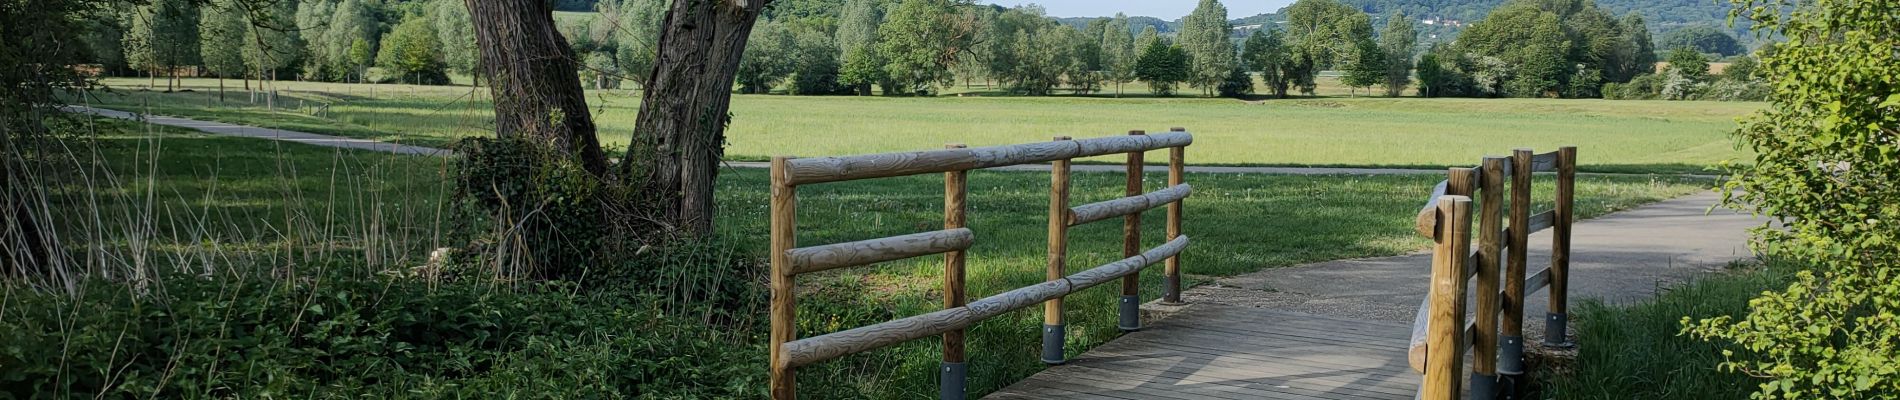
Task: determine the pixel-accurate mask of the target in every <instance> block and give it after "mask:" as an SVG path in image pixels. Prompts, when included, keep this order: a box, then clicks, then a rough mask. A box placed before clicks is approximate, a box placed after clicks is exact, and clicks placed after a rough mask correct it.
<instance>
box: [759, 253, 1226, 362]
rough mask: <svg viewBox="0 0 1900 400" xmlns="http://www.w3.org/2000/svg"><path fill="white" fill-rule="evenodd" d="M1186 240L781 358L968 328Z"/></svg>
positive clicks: (799, 345) (821, 341) (861, 330)
mask: <svg viewBox="0 0 1900 400" xmlns="http://www.w3.org/2000/svg"><path fill="white" fill-rule="evenodd" d="M1187 243H1188V238H1187V236H1182V237H1180V238H1176V239H1175V240H1174V241H1170V242H1168V243H1166V244H1163V245H1161V246H1157V247H1155V248H1153V249H1149V250H1148V251H1147V252H1144V253H1142V254H1140V255H1137V256H1134V257H1129V258H1125V259H1121V260H1118V261H1115V262H1111V263H1108V264H1103V265H1102V266H1099V267H1095V268H1091V269H1089V270H1088V271H1083V272H1080V273H1076V274H1075V275H1070V276H1067V277H1064V278H1062V279H1057V280H1054V281H1049V282H1043V283H1041V284H1037V285H1034V286H1028V287H1023V288H1019V289H1016V290H1011V291H1008V292H1003V293H1000V294H997V295H995V296H990V297H985V298H983V299H982V300H977V301H973V302H970V304H969V305H967V306H964V307H961V308H952V309H947V310H941V311H935V312H931V313H927V314H923V315H918V316H913V317H908V318H902V319H897V320H892V321H887V322H883V323H878V324H875V325H867V326H862V327H858V328H853V329H848V330H844V331H839V332H833V333H829V334H825V335H820V336H814V337H809V338H804V339H799V340H797V341H793V342H791V343H786V344H785V352H786V353H787V355H788V357H787V358H784V360H785V362H787V363H789V364H788V365H787V366H789V367H798V366H803V365H808V364H811V363H815V362H819V361H824V360H830V359H833V358H838V357H840V356H844V355H846V354H852V353H860V352H865V351H870V350H875V349H878V348H881V347H885V346H890V345H893V344H897V343H900V342H904V341H908V340H911V339H917V338H921V337H925V336H930V335H936V334H940V333H944V332H947V331H950V330H953V329H962V328H965V327H969V326H970V325H972V324H975V323H977V322H980V321H982V320H984V319H988V318H990V317H994V316H997V315H1001V314H1003V313H1006V312H1010V311H1015V310H1020V309H1023V308H1028V307H1029V306H1033V305H1036V303H1040V302H1043V301H1048V300H1050V299H1055V298H1059V297H1062V296H1066V295H1068V294H1069V293H1074V292H1075V291H1078V290H1082V289H1087V288H1089V287H1093V286H1096V285H1100V284H1103V283H1106V282H1108V281H1110V280H1114V279H1116V278H1120V277H1122V276H1123V275H1128V274H1134V273H1139V272H1141V270H1142V269H1143V268H1144V267H1147V266H1149V265H1153V264H1154V263H1157V262H1160V261H1161V260H1163V259H1166V258H1168V257H1173V256H1174V255H1176V254H1180V253H1181V251H1182V250H1185V249H1186V248H1187Z"/></svg>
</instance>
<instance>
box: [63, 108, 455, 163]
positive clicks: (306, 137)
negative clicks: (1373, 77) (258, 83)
mask: <svg viewBox="0 0 1900 400" xmlns="http://www.w3.org/2000/svg"><path fill="white" fill-rule="evenodd" d="M65 109H66V110H67V111H71V112H77V113H84V114H92V115H97V116H102V117H111V118H119V119H130V120H141V119H142V120H144V121H145V122H150V123H153V124H158V125H165V126H175V127H179V128H187V129H197V130H200V131H204V132H205V133H210V134H214V135H225V136H238V137H248V138H258V139H270V140H282V141H286V142H297V143H303V144H309V145H317V146H325V147H339V148H346V149H361V150H370V151H380V152H386V153H396V154H410V155H425V156H446V155H452V154H455V153H454V152H452V151H448V150H444V149H438V148H433V147H422V146H410V145H404V144H395V143H388V142H380V141H375V140H369V139H352V138H346V137H341V136H331V135H323V134H316V133H309V132H298V131H290V130H283V129H271V128H259V127H255V126H244V125H233V124H227V123H223V122H210V121H199V120H195V119H186V118H178V117H166V116H158V115H143V116H141V115H139V114H135V113H130V112H125V111H119V110H108V109H103V108H93V107H86V106H66V107H65Z"/></svg>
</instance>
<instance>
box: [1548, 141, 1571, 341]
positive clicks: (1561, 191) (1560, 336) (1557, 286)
mask: <svg viewBox="0 0 1900 400" xmlns="http://www.w3.org/2000/svg"><path fill="white" fill-rule="evenodd" d="M1576 186H1577V148H1576V147H1569V146H1565V147H1562V148H1558V149H1557V213H1556V221H1554V224H1553V225H1552V226H1551V227H1552V228H1554V230H1553V232H1552V234H1551V235H1550V236H1551V244H1550V313H1549V314H1548V315H1547V316H1546V319H1545V320H1544V345H1546V346H1551V347H1570V346H1573V345H1575V344H1574V343H1570V340H1569V339H1568V335H1569V333H1568V330H1569V306H1570V224H1571V222H1572V221H1573V220H1574V218H1575V216H1576V214H1574V211H1575V205H1576V193H1577V190H1576V189H1577V187H1576Z"/></svg>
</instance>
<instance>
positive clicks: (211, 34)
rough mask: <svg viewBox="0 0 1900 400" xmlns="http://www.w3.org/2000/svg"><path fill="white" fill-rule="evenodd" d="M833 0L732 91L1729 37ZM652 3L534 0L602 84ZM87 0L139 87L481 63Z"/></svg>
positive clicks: (374, 23) (762, 37)
mask: <svg viewBox="0 0 1900 400" xmlns="http://www.w3.org/2000/svg"><path fill="white" fill-rule="evenodd" d="M842 1H843V3H842V5H841V6H840V7H831V6H830V5H831V3H836V2H837V1H836V0H802V1H801V0H783V1H780V2H775V3H773V5H772V8H771V9H770V10H769V12H768V13H767V14H766V16H765V18H762V19H761V20H760V21H759V22H758V26H757V27H756V28H755V29H753V31H752V35H751V38H750V39H749V42H750V44H749V46H748V49H747V51H746V54H745V56H744V59H743V61H742V64H741V66H740V68H739V71H738V74H737V78H736V79H735V82H734V86H735V90H737V91H738V92H739V93H749V94H758V93H785V94H792V95H854V94H855V95H872V94H875V93H882V94H884V95H934V94H938V93H941V92H942V91H943V90H944V89H946V88H949V87H951V86H954V85H957V84H958V83H959V82H961V83H962V84H963V85H966V86H967V85H972V84H973V83H974V82H982V83H983V84H984V85H985V87H991V88H999V90H1001V91H1004V92H1007V93H1010V94H1016V95H1030V96H1046V95H1054V94H1057V92H1058V91H1068V92H1069V93H1073V94H1081V95H1087V94H1098V93H1109V92H1110V91H1112V93H1114V94H1115V95H1117V96H1119V95H1121V94H1123V93H1125V92H1127V91H1128V88H1127V86H1128V84H1130V83H1143V84H1144V86H1145V89H1146V91H1147V92H1149V93H1152V94H1155V95H1163V96H1167V95H1175V94H1177V93H1179V92H1183V91H1198V92H1199V94H1200V95H1202V96H1227V97H1243V96H1249V95H1253V94H1254V93H1253V91H1254V90H1255V87H1256V85H1255V84H1254V82H1255V79H1256V78H1257V79H1258V82H1259V83H1260V86H1262V87H1264V88H1265V91H1266V92H1267V93H1264V94H1266V95H1271V96H1273V97H1286V96H1288V95H1291V94H1296V93H1297V94H1306V95H1313V94H1315V87H1316V84H1315V82H1314V81H1315V80H1316V77H1317V76H1318V74H1319V72H1320V71H1329V70H1330V71H1338V72H1340V73H1341V75H1342V76H1341V79H1340V82H1341V83H1343V84H1344V85H1346V86H1348V87H1351V88H1353V91H1354V92H1355V93H1356V92H1358V90H1359V89H1366V92H1367V93H1368V94H1370V93H1372V88H1373V87H1382V88H1384V89H1385V90H1384V94H1385V95H1387V96H1400V95H1403V94H1404V92H1405V91H1406V89H1415V91H1416V94H1418V95H1420V96H1425V97H1446V96H1452V97H1567V98H1592V97H1601V96H1602V95H1603V87H1604V86H1605V85H1610V84H1622V83H1627V82H1631V81H1632V80H1635V79H1636V78H1638V77H1639V76H1643V75H1645V74H1651V73H1655V72H1657V71H1655V69H1654V68H1655V67H1654V66H1655V64H1656V61H1657V59H1658V58H1659V53H1663V52H1666V51H1669V50H1674V49H1676V48H1684V47H1687V48H1692V49H1694V50H1696V51H1698V52H1703V53H1711V54H1713V55H1715V56H1717V57H1721V56H1734V55H1738V54H1743V53H1745V52H1746V49H1745V48H1744V46H1742V45H1741V44H1740V43H1739V42H1737V41H1736V40H1735V39H1734V38H1733V37H1731V36H1728V35H1727V34H1725V33H1723V32H1721V31H1719V30H1715V29H1689V30H1683V31H1682V32H1684V33H1683V34H1681V35H1670V36H1667V37H1665V38H1664V40H1663V45H1664V46H1666V47H1659V46H1658V45H1657V43H1656V41H1655V40H1653V39H1652V38H1651V37H1650V35H1651V29H1649V27H1648V25H1647V23H1646V22H1645V21H1644V20H1643V19H1642V18H1641V17H1640V16H1637V15H1634V14H1631V15H1626V16H1623V17H1621V18H1618V17H1614V16H1613V15H1612V14H1610V13H1609V11H1608V10H1606V9H1604V8H1603V7H1601V6H1598V5H1596V3H1594V2H1593V1H1592V0H1564V1H1530V0H1513V1H1510V2H1506V3H1504V4H1503V5H1500V6H1499V7H1498V8H1497V9H1496V10H1494V11H1493V12H1491V13H1490V14H1489V16H1487V17H1486V18H1485V19H1484V20H1481V21H1477V22H1473V23H1471V24H1470V25H1469V26H1468V27H1467V28H1466V29H1464V32H1463V33H1462V34H1461V35H1460V38H1459V39H1458V40H1455V41H1451V42H1446V43H1430V44H1425V43H1422V40H1421V39H1422V38H1423V37H1424V36H1426V35H1427V34H1425V33H1422V32H1421V31H1426V30H1428V29H1429V28H1430V27H1427V26H1424V25H1421V24H1420V23H1419V20H1418V19H1416V18H1412V17H1408V16H1406V15H1405V14H1394V15H1389V16H1384V17H1379V18H1376V19H1383V20H1385V24H1384V25H1385V26H1384V27H1383V28H1381V29H1377V30H1375V29H1373V21H1374V20H1375V17H1374V16H1372V15H1369V14H1367V13H1365V12H1363V11H1362V10H1361V9H1360V8H1357V7H1353V6H1351V5H1349V3H1350V2H1344V1H1340V0H1301V1H1298V2H1296V3H1294V4H1292V5H1290V6H1288V7H1286V8H1284V9H1282V10H1280V12H1279V13H1278V14H1275V15H1276V16H1277V17H1279V20H1278V21H1275V22H1272V23H1265V24H1261V25H1260V26H1259V27H1257V28H1256V27H1254V26H1253V25H1247V26H1245V27H1242V28H1238V29H1237V27H1236V26H1235V25H1234V23H1233V21H1235V19H1232V18H1231V17H1230V16H1229V15H1227V11H1226V8H1225V7H1224V6H1223V5H1222V4H1221V2H1219V1H1216V0H1203V1H1201V2H1200V4H1198V6H1197V7H1196V8H1195V10H1194V11H1193V12H1192V13H1190V14H1189V15H1188V16H1186V17H1183V18H1182V19H1181V20H1180V28H1179V30H1178V31H1175V32H1163V31H1162V29H1158V28H1157V27H1156V24H1155V21H1149V20H1153V18H1148V19H1149V20H1143V19H1142V18H1144V17H1129V16H1126V15H1119V14H1118V15H1117V16H1115V17H1110V18H1094V19H1088V20H1086V21H1085V22H1082V23H1081V24H1080V25H1078V24H1076V22H1077V21H1075V20H1073V19H1062V18H1055V17H1050V16H1048V15H1046V13H1045V12H1044V11H1043V9H1042V8H1040V7H1037V6H1034V5H1028V6H1019V7H1013V8H1004V7H1000V6H994V5H980V4H975V3H973V2H970V1H967V0H966V1H959V0H842ZM667 3H668V0H604V1H599V2H596V3H595V10H594V13H593V14H592V15H589V16H587V18H571V17H570V18H555V16H551V17H550V18H555V19H556V23H557V26H558V27H559V31H560V32H561V33H562V35H563V36H564V37H565V38H566V39H567V41H568V44H569V45H570V47H571V48H572V49H573V50H574V54H575V57H576V58H577V60H576V61H577V62H578V63H579V64H580V65H581V67H582V68H581V73H580V75H581V76H579V77H577V79H581V80H582V81H583V82H585V83H586V85H587V86H589V87H592V88H596V89H609V88H619V87H622V86H623V85H624V84H625V82H627V81H632V82H634V83H635V84H639V83H641V81H643V80H644V79H645V78H646V75H647V73H648V72H649V71H651V69H652V65H653V57H654V54H655V53H656V52H657V49H656V48H655V44H656V43H657V42H658V41H659V38H658V35H659V30H658V28H657V27H658V24H660V23H661V21H660V20H661V18H663V17H664V15H663V14H664V12H665V9H666V7H667ZM101 14H102V15H101V17H100V18H97V20H96V21H95V22H94V23H93V24H92V26H90V28H92V29H88V31H87V32H84V33H82V34H83V35H85V36H84V38H85V39H86V40H85V43H87V45H88V46H89V47H91V48H90V49H88V50H89V54H91V55H92V56H93V57H92V59H93V61H94V62H96V63H97V64H98V65H99V66H100V68H99V70H100V71H101V72H104V73H105V74H107V75H116V76H137V75H144V76H149V77H152V79H153V80H154V84H153V86H157V85H156V79H157V77H159V76H164V77H167V78H168V79H167V88H168V89H170V88H171V87H172V86H173V85H172V84H171V82H172V80H171V79H169V78H173V77H176V76H177V75H179V72H180V71H181V69H182V70H185V72H187V74H189V73H190V72H196V73H197V75H200V76H215V77H220V78H235V79H241V80H244V81H245V83H244V86H245V87H246V88H249V87H250V86H251V84H250V82H249V81H250V80H263V81H270V80H281V79H297V80H310V81H329V82H358V83H370V82H374V83H389V82H399V83H410V84H433V85H440V84H448V83H450V79H449V76H450V74H457V75H464V76H472V77H474V82H473V83H474V84H476V85H479V84H480V81H481V79H482V77H480V76H478V75H479V74H478V71H479V68H477V67H478V66H477V63H476V58H477V57H476V52H477V48H476V45H475V43H474V42H475V39H474V33H473V31H472V30H471V29H472V28H471V27H470V22H469V16H468V12H467V10H466V8H465V7H464V6H463V4H462V2H461V1H459V0H421V1H397V0H296V1H284V2H271V3H251V2H239V1H236V0H214V1H210V2H208V3H206V2H198V1H193V0H154V1H152V2H150V3H147V4H145V5H140V6H132V7H121V8H118V9H113V10H105V12H103V13H101ZM1742 58H1747V57H1742ZM193 67H197V68H198V70H197V71H191V70H190V69H191V68H193ZM1705 72H1706V71H1705ZM1702 74H1703V73H1702V72H1695V73H1691V74H1688V75H1690V76H1698V75H1702ZM1184 89H1189V90H1184ZM1620 97H1630V96H1620ZM1634 97H1642V96H1634ZM1669 97H1685V96H1669ZM1725 97H1726V96H1725ZM1689 98H1692V97H1689Z"/></svg>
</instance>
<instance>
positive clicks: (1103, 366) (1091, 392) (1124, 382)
mask: <svg viewBox="0 0 1900 400" xmlns="http://www.w3.org/2000/svg"><path fill="white" fill-rule="evenodd" d="M1410 332H1411V326H1408V325H1406V324H1398V323H1392V322H1380V321H1360V320H1352V319H1346V318H1339V317H1329V316H1320V315H1311V314H1301V313H1294V312H1286V311H1275V310H1267V309H1259V308H1251V307H1236V306H1225V305H1216V304H1196V305H1193V306H1190V307H1188V308H1187V309H1186V310H1183V311H1181V312H1180V313H1179V314H1176V315H1173V316H1171V317H1168V318H1166V319H1163V320H1161V321H1158V322H1156V323H1153V324H1151V325H1150V326H1148V327H1146V329H1143V330H1142V331H1140V332H1135V333H1131V334H1128V335H1125V336H1122V337H1120V338H1117V339H1115V340H1112V341H1110V342H1108V343H1106V344H1103V345H1101V346H1098V347H1096V348H1095V349H1093V350H1089V351H1088V352H1087V353H1085V354H1082V355H1081V356H1079V357H1075V358H1074V359H1072V360H1070V361H1069V363H1068V364H1065V365H1061V366H1056V367H1051V368H1049V369H1047V370H1044V371H1042V372H1040V373H1037V374H1036V375H1035V376H1031V377H1030V378H1029V379H1026V380H1023V381H1022V382H1018V383H1017V384H1015V385H1012V386H1010V387H1007V388H1004V389H1003V390H1000V391H997V392H995V393H992V394H990V395H989V396H988V397H987V398H990V399H1128V400H1135V399H1178V400H1199V399H1232V400H1242V399H1333V400H1349V399H1412V398H1413V397H1414V396H1415V395H1416V394H1417V392H1418V386H1419V383H1420V375H1419V374H1417V373H1415V372H1413V371H1412V370H1411V368H1410V367H1408V366H1407V364H1406V360H1405V349H1406V342H1407V338H1408V337H1409V335H1410Z"/></svg>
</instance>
